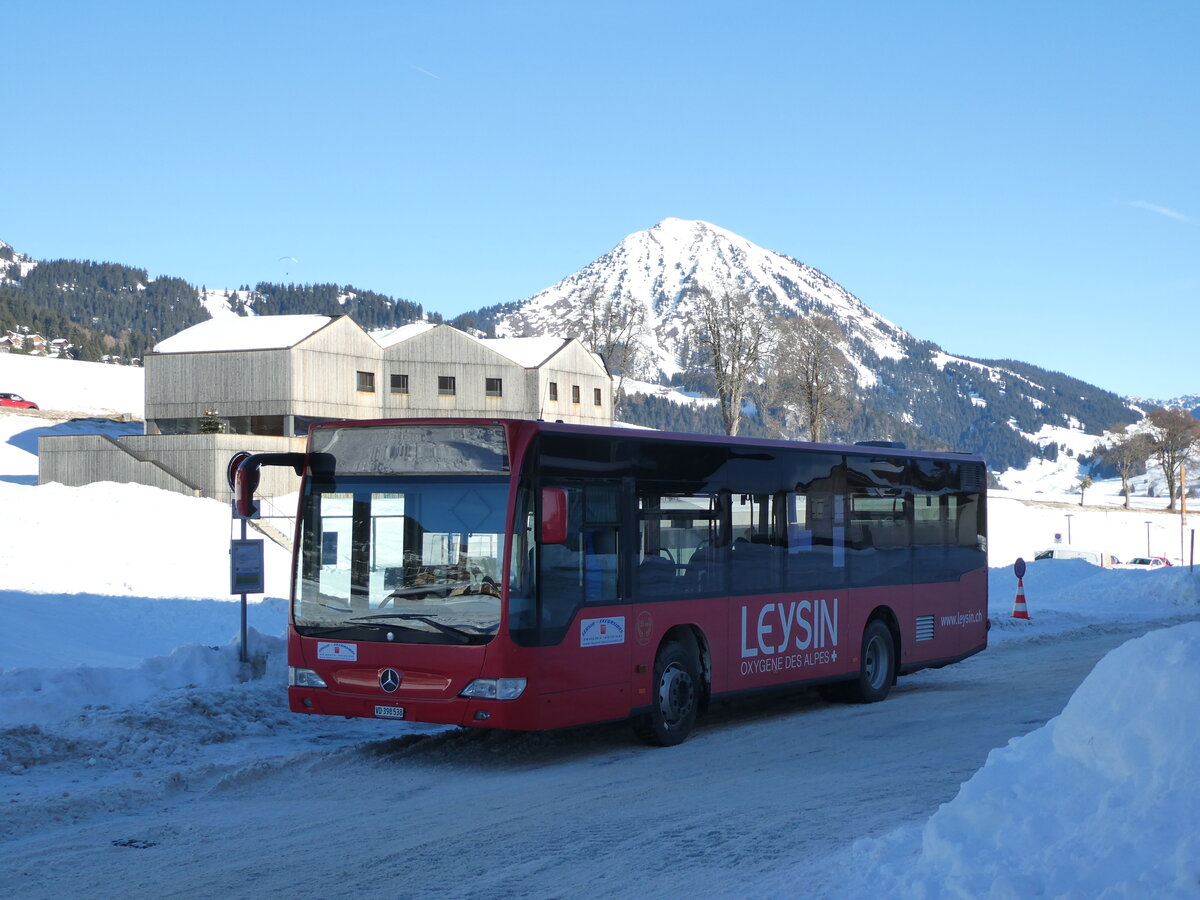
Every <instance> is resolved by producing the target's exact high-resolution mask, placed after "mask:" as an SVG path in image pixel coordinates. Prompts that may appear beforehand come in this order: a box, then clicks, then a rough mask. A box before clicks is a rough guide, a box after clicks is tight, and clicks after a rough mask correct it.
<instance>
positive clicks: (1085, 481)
mask: <svg viewBox="0 0 1200 900" xmlns="http://www.w3.org/2000/svg"><path fill="white" fill-rule="evenodd" d="M1093 484H1095V482H1094V481H1092V476H1091V475H1084V476H1083V477H1082V478H1080V479H1079V505H1080V506H1083V495H1084V494H1085V493H1086V492H1087V489H1088V488H1090V487H1091V486H1092V485H1093Z"/></svg>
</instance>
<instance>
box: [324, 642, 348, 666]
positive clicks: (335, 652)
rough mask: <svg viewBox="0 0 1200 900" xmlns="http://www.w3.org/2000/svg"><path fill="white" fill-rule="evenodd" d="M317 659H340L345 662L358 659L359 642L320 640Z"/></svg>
mask: <svg viewBox="0 0 1200 900" xmlns="http://www.w3.org/2000/svg"><path fill="white" fill-rule="evenodd" d="M317 659H340V660H342V661H344V662H357V661H358V644H347V643H344V642H342V641H318V642H317Z"/></svg>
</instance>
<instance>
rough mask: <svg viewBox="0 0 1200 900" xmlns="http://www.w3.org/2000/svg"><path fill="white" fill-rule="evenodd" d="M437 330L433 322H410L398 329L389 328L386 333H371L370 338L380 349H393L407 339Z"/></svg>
mask: <svg viewBox="0 0 1200 900" xmlns="http://www.w3.org/2000/svg"><path fill="white" fill-rule="evenodd" d="M434 328H437V325H436V324H434V323H433V322H410V323H408V324H407V325H401V326H400V327H399V328H391V329H389V330H387V331H372V332H371V337H373V338H374V339H375V342H376V343H377V344H379V346H380V347H383V348H385V349H386V348H388V347H394V346H395V345H396V344H399V343H400V342H401V341H407V340H408V339H409V338H412V337H416V336H417V335H418V334H424V333H425V332H427V331H432V330H433V329H434Z"/></svg>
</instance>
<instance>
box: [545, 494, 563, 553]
mask: <svg viewBox="0 0 1200 900" xmlns="http://www.w3.org/2000/svg"><path fill="white" fill-rule="evenodd" d="M566 540H567V492H566V491H564V490H563V489H562V488H542V543H543V544H563V543H566Z"/></svg>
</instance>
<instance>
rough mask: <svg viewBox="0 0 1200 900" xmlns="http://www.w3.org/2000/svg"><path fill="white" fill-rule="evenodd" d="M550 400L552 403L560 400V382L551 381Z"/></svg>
mask: <svg viewBox="0 0 1200 900" xmlns="http://www.w3.org/2000/svg"><path fill="white" fill-rule="evenodd" d="M550 400H551V402H552V403H557V402H558V382H557V381H552V382H550Z"/></svg>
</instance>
